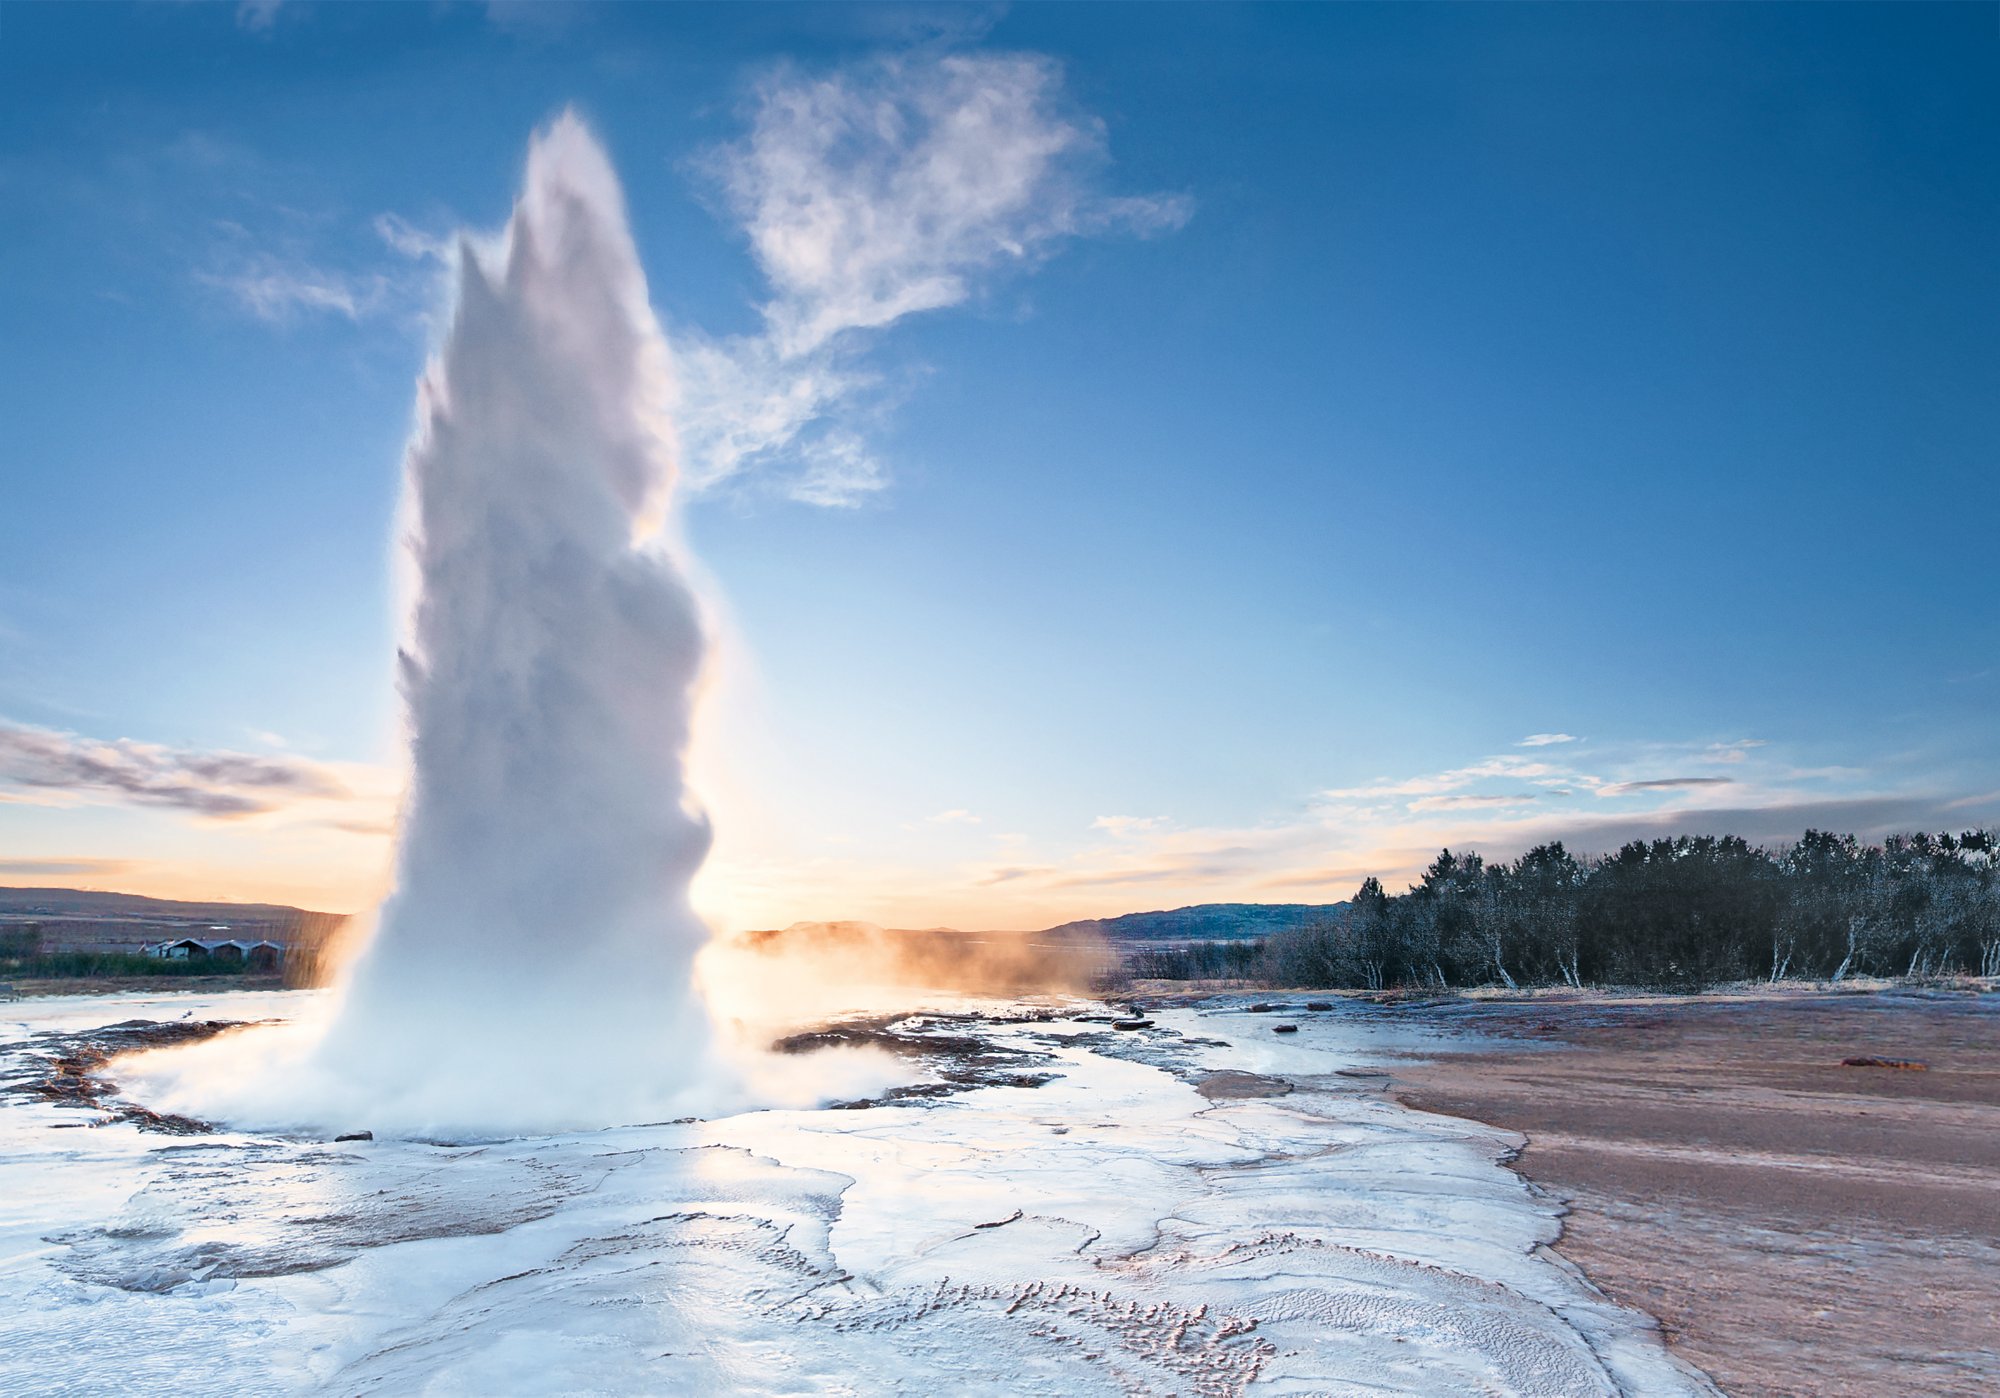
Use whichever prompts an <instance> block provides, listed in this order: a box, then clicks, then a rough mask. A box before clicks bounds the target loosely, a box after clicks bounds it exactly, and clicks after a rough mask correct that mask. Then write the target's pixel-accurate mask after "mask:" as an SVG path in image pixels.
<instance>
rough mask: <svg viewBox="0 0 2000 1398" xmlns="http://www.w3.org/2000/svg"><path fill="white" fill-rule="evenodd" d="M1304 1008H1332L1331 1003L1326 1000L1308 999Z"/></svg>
mask: <svg viewBox="0 0 2000 1398" xmlns="http://www.w3.org/2000/svg"><path fill="white" fill-rule="evenodd" d="M1306 1008H1307V1009H1309V1010H1330V1009H1332V1008H1333V1003H1332V1002H1331V1001H1328V1000H1308V1001H1306Z"/></svg>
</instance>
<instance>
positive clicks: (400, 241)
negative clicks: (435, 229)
mask: <svg viewBox="0 0 2000 1398" xmlns="http://www.w3.org/2000/svg"><path fill="white" fill-rule="evenodd" d="M370 226H371V227H373V228H374V230H375V235H376V236H377V237H378V238H380V239H381V240H382V241H383V242H385V243H387V244H388V245H389V246H390V247H391V248H393V249H395V250H396V251H397V252H399V253H401V254H402V255H403V256H405V257H407V258H410V259H411V260H413V261H419V262H421V261H426V260H428V261H432V262H445V263H448V262H450V261H451V258H452V255H453V253H454V251H455V250H456V247H457V244H456V242H455V241H454V240H453V239H452V238H451V237H450V236H448V235H440V234H435V233H426V232H425V231H424V230H423V229H421V228H418V227H417V226H416V225H415V224H413V223H411V222H410V221H409V220H408V219H406V218H404V217H403V216H402V215H400V214H377V215H375V221H374V223H373V224H372V225H370Z"/></svg>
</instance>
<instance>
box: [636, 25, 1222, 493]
mask: <svg viewBox="0 0 2000 1398" xmlns="http://www.w3.org/2000/svg"><path fill="white" fill-rule="evenodd" d="M1061 87H1062V73H1061V69H1060V67H1059V66H1058V65H1057V64H1056V63H1055V62H1054V61H1053V60H1051V59H1048V58H1045V57H1041V56H1039V55H1033V54H976V55H974V54H950V55H946V56H943V57H938V56H914V55H898V56H891V57H880V58H875V59H870V60H867V61H864V62H860V63H856V64H852V65H849V66H847V67H845V68H841V69H837V70H834V71H832V72H830V73H826V74H822V75H819V76H810V75H807V74H804V73H802V72H801V71H799V70H797V69H795V68H789V67H788V68H784V69H780V70H779V71H777V72H775V73H774V74H772V75H771V76H769V77H768V78H766V79H765V81H763V82H762V83H761V84H759V85H758V87H757V88H756V92H755V98H754V112H753V115H752V119H751V127H750V131H749V133H748V134H747V135H746V136H745V137H744V138H743V139H742V140H741V141H738V142H736V143H733V144H731V145H729V146H727V147H725V148H723V149H721V150H719V151H716V152H713V153H712V154H711V156H710V157H709V159H708V160H707V161H705V162H704V164H705V167H706V168H707V170H708V171H709V173H710V174H711V177H712V178H714V179H715V180H716V182H717V183H718V184H719V186H720V188H721V190H722V194H723V198H724V200H725V202H726V204H727V206H728V208H729V209H730V211H731V212H732V213H733V214H734V215H735V216H736V217H737V218H738V219H739V220H740V221H741V223H742V226H743V230H744V233H745V235H746V236H747V238H748V240H749V243H750V249H751V253H752V255H753V257H755V259H756V261H757V265H758V267H759V268H760V270H761V271H762V272H763V274H764V276H765V278H766V280H767V281H768V282H769V284H770V288H771V296H770V298H769V299H768V300H767V301H766V302H765V303H764V304H763V306H762V307H761V311H762V317H763V322H764V327H763V330H762V331H761V332H760V333H758V334H755V335H748V336H739V337H735V338H731V339H726V340H712V339H708V338H706V337H703V336H701V335H699V334H698V333H695V332H692V331H685V330H684V331H683V332H682V333H681V334H680V335H678V336H677V337H676V355H677V360H678V367H679V374H680V381H681V393H680V403H679V425H680V432H681V439H682V445H683V449H684V454H685V457H686V462H687V471H688V480H689V482H690V484H691V485H692V486H694V487H696V488H700V487H703V486H713V485H716V484H718V483H720V482H722V481H725V480H728V479H730V478H732V477H735V476H737V475H739V474H740V473H743V472H745V471H748V470H751V469H752V468H759V469H762V470H764V471H765V472H766V473H767V474H773V475H775V476H776V478H777V483H778V485H779V487H780V488H781V489H783V490H784V491H785V493H787V494H789V495H791V496H792V497H793V498H795V499H799V500H804V501H807V502H810V503H813V504H820V505H850V504H855V503H858V502H859V501H860V500H862V499H865V498H866V497H867V496H868V495H870V494H871V493H873V492H874V491H877V490H879V489H881V488H882V486H883V485H884V484H885V483H886V479H887V476H886V472H885V471H884V470H883V468H882V466H881V464H880V463H879V462H878V461H877V460H876V459H875V457H874V456H873V455H872V453H870V452H869V450H868V449H867V446H866V444H865V441H864V439H863V437H862V435H861V434H860V433H859V432H858V431H857V430H856V428H855V425H854V423H853V422H852V420H851V419H852V417H853V416H854V415H855V413H856V412H857V410H858V404H859V400H860V399H861V398H862V396H863V395H864V393H865V392H866V391H867V390H869V389H871V388H873V387H874V386H875V385H876V383H877V378H876V376H875V375H873V374H870V373H868V372H866V371H864V370H861V369H858V368H856V367H855V360H856V358H857V357H858V356H859V355H860V354H861V353H862V351H863V349H864V343H863V342H864V341H865V340H866V339H867V338H868V336H869V334H870V332H879V331H882V330H885V329H887V328H888V327H890V326H892V325H894V324H895V323H896V322H897V321H899V320H902V319H903V318H904V317H906V316H910V315H914V314H917V313H919V312H923V311H932V310H939V309H943V308H945V307H949V306H955V305H959V304H961V303H963V302H965V301H967V300H969V299H971V298H972V297H974V296H975V295H977V294H978V292H979V291H980V289H981V288H982V286H983V285H984V284H985V283H986V282H987V281H988V280H989V279H990V278H992V277H994V276H996V275H999V274H1001V273H1003V272H1005V271H1007V270H1010V269H1017V268H1029V267H1033V266H1034V265H1035V264H1037V263H1038V262H1040V261H1041V260H1043V259H1044V258H1046V257H1047V256H1049V255H1050V254H1051V253H1052V252H1053V251H1054V250H1055V248H1056V247H1057V246H1059V245H1060V244H1061V243H1062V242H1063V241H1065V240H1067V239H1070V238H1076V237H1084V236H1095V235H1103V234H1109V233H1116V232H1128V233H1138V234H1142V235H1143V234H1148V233H1153V232H1158V231H1162V230H1165V229H1170V228H1176V227H1179V226H1180V225H1181V224H1182V223H1184V222H1186V220H1187V218H1188V215H1189V212H1190V207H1191V206H1190V205H1189V203H1188V201H1187V200H1185V199H1183V198H1179V197H1172V196H1167V197H1126V198H1111V197H1106V196H1104V195H1101V194H1099V193H1097V192H1096V191H1095V189H1094V188H1093V183H1094V180H1093V176H1094V175H1095V174H1096V172H1097V169H1098V167H1100V166H1101V165H1102V164H1103V163H1104V159H1105V152H1104V145H1105V142H1104V133H1103V129H1102V126H1101V125H1100V124H1099V123H1097V122H1096V121H1094V120H1092V119H1090V118H1088V117H1084V116H1081V115H1078V114H1076V113H1073V112H1071V111H1069V110H1067V108H1066V106H1065V104H1064V103H1063V101H1062V97H1061ZM788 472H789V473H788Z"/></svg>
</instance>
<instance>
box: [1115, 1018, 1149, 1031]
mask: <svg viewBox="0 0 2000 1398" xmlns="http://www.w3.org/2000/svg"><path fill="white" fill-rule="evenodd" d="M1111 1027H1112V1028H1113V1029H1151V1028H1152V1027H1153V1021H1152V1020H1150V1019H1114V1020H1112V1021H1111Z"/></svg>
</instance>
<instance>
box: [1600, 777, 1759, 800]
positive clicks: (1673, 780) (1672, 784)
mask: <svg viewBox="0 0 2000 1398" xmlns="http://www.w3.org/2000/svg"><path fill="white" fill-rule="evenodd" d="M1734 785H1736V782H1735V780H1734V779H1733V778H1730V777H1655V778H1654V779H1652V780H1651V781H1643V782H1613V783H1611V784H1610V785H1608V786H1600V787H1598V788H1597V789H1596V790H1597V794H1598V795H1599V796H1630V795H1632V794H1633V793H1634V792H1640V791H1680V790H1683V789H1686V788H1691V787H1703V786H1734Z"/></svg>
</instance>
